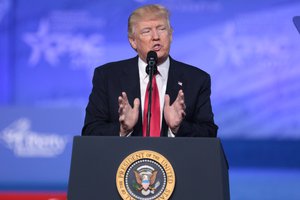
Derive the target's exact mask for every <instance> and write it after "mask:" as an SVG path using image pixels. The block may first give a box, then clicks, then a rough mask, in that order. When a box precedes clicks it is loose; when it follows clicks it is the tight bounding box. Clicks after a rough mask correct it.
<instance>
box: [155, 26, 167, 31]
mask: <svg viewBox="0 0 300 200" xmlns="http://www.w3.org/2000/svg"><path fill="white" fill-rule="evenodd" d="M157 30H158V31H159V32H164V31H166V30H167V27H166V26H159V27H157Z"/></svg>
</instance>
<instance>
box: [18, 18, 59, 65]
mask: <svg viewBox="0 0 300 200" xmlns="http://www.w3.org/2000/svg"><path fill="white" fill-rule="evenodd" d="M49 37H50V36H49V23H48V22H47V21H45V20H42V21H41V22H40V24H39V27H38V30H37V32H36V33H26V34H25V35H24V41H25V42H26V43H27V44H28V45H29V46H30V47H31V55H30V58H29V63H30V64H31V65H36V64H37V63H38V62H39V60H40V59H41V57H42V55H43V52H44V53H45V54H46V55H45V57H48V58H49V59H47V60H48V61H49V62H50V63H52V64H54V63H56V61H57V58H55V56H53V55H52V56H51V54H48V55H47V51H46V50H47V49H50V48H51V41H50V40H49Z"/></svg>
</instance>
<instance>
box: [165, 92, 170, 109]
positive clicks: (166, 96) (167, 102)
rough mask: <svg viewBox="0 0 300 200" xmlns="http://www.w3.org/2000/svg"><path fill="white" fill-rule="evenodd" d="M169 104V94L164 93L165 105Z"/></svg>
mask: <svg viewBox="0 0 300 200" xmlns="http://www.w3.org/2000/svg"><path fill="white" fill-rule="evenodd" d="M166 106H170V96H169V95H168V94H166V95H165V107H166Z"/></svg>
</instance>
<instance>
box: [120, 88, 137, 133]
mask: <svg viewBox="0 0 300 200" xmlns="http://www.w3.org/2000/svg"><path fill="white" fill-rule="evenodd" d="M118 102H119V122H120V135H121V136H125V135H127V134H128V133H130V132H132V131H133V127H134V126H135V124H136V123H137V121H138V117H139V106H140V100H139V99H138V98H135V99H134V102H133V108H132V107H131V105H130V104H129V102H128V98H127V95H126V93H125V92H122V95H121V96H119V98H118Z"/></svg>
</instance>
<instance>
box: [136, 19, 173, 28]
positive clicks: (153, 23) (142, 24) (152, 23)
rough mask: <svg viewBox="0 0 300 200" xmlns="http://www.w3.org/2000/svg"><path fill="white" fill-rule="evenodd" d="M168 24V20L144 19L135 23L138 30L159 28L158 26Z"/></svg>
mask: <svg viewBox="0 0 300 200" xmlns="http://www.w3.org/2000/svg"><path fill="white" fill-rule="evenodd" d="M166 25H168V22H167V20H166V19H163V18H160V19H142V20H139V21H137V22H136V23H135V26H136V28H140V29H142V28H146V27H157V26H166Z"/></svg>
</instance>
